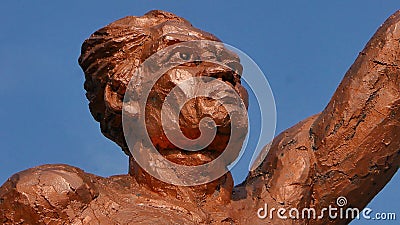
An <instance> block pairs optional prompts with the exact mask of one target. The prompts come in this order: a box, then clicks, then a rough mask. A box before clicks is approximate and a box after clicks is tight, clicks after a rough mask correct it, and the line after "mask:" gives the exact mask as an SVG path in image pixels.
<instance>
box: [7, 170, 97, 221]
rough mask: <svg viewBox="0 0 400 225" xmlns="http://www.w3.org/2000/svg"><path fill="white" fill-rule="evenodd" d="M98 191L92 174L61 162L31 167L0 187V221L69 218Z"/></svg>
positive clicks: (66, 219)
mask: <svg viewBox="0 0 400 225" xmlns="http://www.w3.org/2000/svg"><path fill="white" fill-rule="evenodd" d="M98 194H99V193H98V189H97V187H96V180H95V176H94V175H91V174H87V173H85V172H84V171H82V170H81V169H79V168H76V167H72V166H68V165H62V164H57V165H43V166H38V167H35V168H31V169H28V170H25V171H22V172H19V173H17V174H15V175H13V176H12V177H10V178H9V179H8V180H7V181H6V182H5V183H4V184H3V186H1V187H0V208H1V209H2V210H1V212H0V223H2V224H17V223H21V222H22V223H28V224H41V223H43V224H48V223H50V222H53V221H52V220H55V221H54V222H57V220H60V221H68V218H71V217H74V214H75V212H79V211H81V209H82V208H84V207H85V206H86V205H88V204H89V203H90V202H91V201H92V200H94V199H95V198H96V197H97V196H98ZM46 220H49V221H46Z"/></svg>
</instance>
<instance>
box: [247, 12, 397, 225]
mask: <svg viewBox="0 0 400 225" xmlns="http://www.w3.org/2000/svg"><path fill="white" fill-rule="evenodd" d="M399 162H400V11H398V12H396V13H395V14H394V15H392V16H391V17H390V18H389V19H388V20H387V21H386V22H385V23H384V24H383V25H382V26H381V27H380V28H379V29H378V31H377V32H376V34H375V35H374V36H373V37H372V39H371V40H370V41H369V42H368V44H367V45H366V47H365V49H364V50H363V51H362V52H361V53H360V54H359V56H358V58H357V59H356V61H355V62H354V64H353V65H352V66H351V68H350V69H349V71H348V72H347V73H346V75H345V77H344V79H343V81H342V82H341V84H340V85H339V87H338V89H337V90H336V92H335V94H334V95H333V97H332V99H331V101H330V102H329V104H328V105H327V107H326V108H325V109H324V110H323V111H322V113H320V114H318V115H315V116H313V117H310V118H309V119H306V120H304V121H302V122H300V123H299V124H297V125H296V126H294V127H292V128H290V129H288V130H287V131H284V132H283V133H282V134H280V135H279V136H278V137H277V138H275V140H274V141H273V143H272V147H271V149H270V151H269V152H268V154H267V156H266V158H265V159H264V160H263V162H262V164H261V165H260V166H259V167H258V168H257V169H256V170H254V171H253V172H251V173H250V175H249V176H248V178H247V179H246V181H245V183H244V184H243V185H242V186H241V187H242V188H243V187H246V186H247V187H246V189H247V190H248V191H247V192H248V193H249V190H251V191H250V193H251V195H252V196H253V197H255V196H261V197H262V199H261V200H260V201H259V202H258V205H261V203H262V202H263V201H272V203H270V204H272V205H281V206H283V207H285V208H289V207H297V208H299V209H301V208H302V207H314V208H315V209H316V210H317V212H318V210H320V209H322V208H324V207H328V206H329V205H333V206H336V200H337V198H338V197H340V196H343V197H346V198H347V201H348V202H347V205H346V206H345V207H357V208H359V209H360V211H361V210H362V208H363V207H365V206H366V205H367V204H368V202H369V201H370V200H371V199H372V198H373V197H374V196H375V195H376V194H377V193H378V192H379V191H380V190H381V189H382V188H383V187H384V186H385V184H386V183H388V182H389V180H390V179H391V178H392V176H393V175H394V174H395V173H396V171H397V169H398V167H399ZM265 196H267V198H265ZM349 221H350V220H349V219H345V218H344V219H342V220H340V219H336V220H329V217H328V216H325V217H324V218H323V219H320V220H310V221H309V223H310V224H344V223H346V222H349ZM298 222H299V221H298ZM299 223H301V222H299Z"/></svg>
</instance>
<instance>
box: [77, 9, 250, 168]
mask: <svg viewBox="0 0 400 225" xmlns="http://www.w3.org/2000/svg"><path fill="white" fill-rule="evenodd" d="M160 13H161V14H163V17H160V15H159V14H160ZM164 14H166V13H165V12H160V11H156V12H152V13H149V14H146V15H145V16H143V17H128V18H124V19H122V20H120V21H116V22H114V23H112V24H110V25H108V26H107V27H105V28H103V29H101V30H99V31H97V32H96V33H94V34H93V35H92V36H91V38H89V39H88V40H86V41H85V43H84V44H83V46H82V55H81V57H80V60H79V62H80V65H81V66H82V68H83V70H84V71H85V75H86V81H85V89H86V90H87V97H88V99H89V100H90V104H89V106H90V109H91V112H92V114H93V116H94V117H95V119H96V120H98V121H99V122H100V124H101V129H102V132H103V134H104V135H105V136H106V137H108V138H110V139H111V140H113V141H115V142H116V143H117V144H119V145H120V146H121V147H122V148H123V150H124V151H125V152H126V153H127V154H129V150H127V144H126V142H125V140H124V135H123V132H122V124H121V109H122V101H123V97H124V94H125V91H126V89H127V85H128V83H129V81H130V80H131V79H132V80H133V82H135V79H136V80H140V79H137V78H135V77H134V76H135V75H134V73H133V71H134V70H135V69H136V68H138V66H139V65H140V64H141V63H143V62H144V61H145V60H146V59H148V58H149V57H150V56H151V55H153V54H154V53H156V52H159V51H161V50H163V49H165V48H166V47H168V46H175V44H177V43H182V42H187V41H192V40H210V41H219V40H218V39H217V38H216V37H214V36H213V35H211V34H209V33H206V32H203V31H201V30H199V29H196V28H194V27H192V25H191V24H190V23H188V22H187V21H185V20H183V19H182V18H179V17H176V16H175V15H173V14H172V15H173V16H171V15H167V16H165V15H164ZM167 14H168V13H167ZM168 16H170V17H171V18H167V17H168ZM99 49H101V50H99ZM200 55H201V57H199V56H200ZM208 56H210V57H214V58H216V59H217V60H218V61H219V62H221V63H220V64H217V63H212V62H206V61H202V60H199V59H204V58H205V57H208ZM157 60H158V61H157V62H156V63H155V65H156V66H162V65H163V63H165V61H173V60H184V61H187V63H184V64H181V65H178V66H175V67H174V68H172V69H169V70H168V71H166V73H164V74H163V75H162V76H161V77H160V78H159V79H158V80H157V81H156V82H155V85H154V86H153V87H152V89H151V91H150V93H149V96H148V99H147V102H146V104H145V106H143V107H145V112H146V113H145V115H142V114H139V115H138V116H140V117H142V116H144V117H145V123H146V129H147V132H148V134H149V137H150V139H151V142H152V144H153V145H154V146H155V147H156V149H157V150H158V151H159V152H160V153H161V154H162V155H163V156H164V157H165V158H167V159H169V160H170V161H173V162H175V163H179V164H183V165H199V164H203V163H206V162H209V161H212V160H213V159H215V158H216V157H218V155H220V154H221V153H222V151H224V149H225V147H226V145H227V143H228V141H229V140H230V138H231V128H232V127H231V120H232V118H231V117H230V115H229V113H228V111H227V109H226V108H225V107H224V106H223V105H221V102H219V101H217V100H215V99H212V98H209V97H203V96H202V97H196V98H192V99H188V100H187V101H186V103H185V104H184V105H183V106H182V108H181V110H180V113H179V119H178V122H179V128H180V130H181V131H182V133H183V134H184V135H185V137H187V138H189V139H196V138H198V137H199V136H200V129H199V124H200V121H201V120H202V119H203V118H205V117H208V118H210V119H212V120H213V121H214V123H215V125H216V127H217V129H216V136H215V138H214V139H213V140H212V142H211V143H210V144H209V145H208V146H207V147H206V148H204V149H202V150H200V151H186V150H185V149H181V148H178V147H176V146H175V145H174V144H173V143H172V142H171V141H170V140H169V139H168V138H167V137H166V135H165V133H164V130H163V126H162V121H161V108H162V106H163V103H164V101H165V98H166V97H167V95H168V94H169V93H170V92H171V90H172V89H173V88H174V87H176V86H177V85H178V84H179V83H180V82H182V81H183V80H185V79H187V78H195V77H209V78H215V79H218V80H220V81H222V82H223V83H224V84H226V85H221V86H218V88H217V89H218V90H217V92H218V93H225V92H226V90H227V89H229V88H230V89H232V90H235V92H236V94H237V95H239V96H240V98H241V99H242V100H243V102H244V103H245V105H246V107H247V104H248V96H247V92H246V90H245V89H244V87H243V86H242V85H241V83H240V74H241V71H242V66H241V65H240V61H239V58H238V57H237V56H236V55H235V54H234V53H233V52H230V51H228V50H227V49H225V48H224V47H223V45H219V46H204V47H202V48H190V47H182V46H180V45H177V47H176V48H173V49H172V51H168V54H165V55H163V56H162V57H160V58H159V59H157ZM221 64H225V65H229V67H230V68H229V67H226V66H223V65H221ZM204 87H205V86H204V85H203V86H194V87H191V88H193V91H195V92H196V91H200V90H202V89H204ZM175 98H179V96H175ZM227 98H229V96H227ZM141 107H142V106H141ZM241 126H242V127H239V129H242V130H246V131H247V123H246V124H241ZM244 138H245V133H244V135H241V136H240V138H238V137H236V138H235V140H232V141H233V142H234V144H235V145H237V146H241V145H242V143H243V141H244ZM239 150H240V148H239ZM237 153H238V152H237ZM232 158H233V159H234V158H236V155H235V156H232Z"/></svg>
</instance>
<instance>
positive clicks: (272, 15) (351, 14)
mask: <svg viewBox="0 0 400 225" xmlns="http://www.w3.org/2000/svg"><path fill="white" fill-rule="evenodd" d="M151 9H164V10H167V11H171V12H173V13H176V14H177V15H180V16H182V17H184V18H186V19H188V20H189V21H190V22H192V23H193V24H194V25H195V26H196V27H199V28H201V29H203V30H206V31H208V32H211V33H213V34H215V35H217V36H218V37H219V38H220V39H222V40H223V41H224V42H226V43H228V44H230V45H233V46H235V47H237V48H239V49H241V50H242V51H244V52H245V53H247V54H248V55H249V56H251V57H252V59H253V60H254V61H255V62H256V63H258V65H259V66H260V68H261V69H262V70H263V72H264V73H265V74H266V76H267V78H268V80H269V82H270V85H271V87H272V90H273V93H274V96H275V101H276V105H277V115H278V124H277V131H278V132H281V131H283V130H284V129H286V128H288V127H290V126H292V125H294V124H295V123H297V122H298V121H300V120H302V119H304V118H306V117H308V116H310V115H312V114H315V113H317V112H319V111H321V110H322V109H323V108H324V107H325V105H326V104H327V102H328V101H329V99H330V97H331V96H332V94H333V92H334V91H335V89H336V87H337V85H338V84H339V82H340V80H341V79H342V78H343V75H344V73H345V72H346V71H347V69H348V68H349V66H350V65H351V64H352V63H353V61H354V60H355V58H356V56H357V55H358V52H359V51H361V50H362V48H363V47H364V45H365V44H366V42H367V41H368V40H369V39H370V37H371V36H372V34H373V33H374V32H375V31H376V29H377V28H378V27H379V25H380V24H381V23H383V21H384V20H385V19H386V18H387V17H388V16H389V15H391V14H392V13H394V12H395V11H396V10H398V9H400V2H398V1H397V0H396V1H395V0H392V1H385V3H382V2H378V1H375V0H353V1H329V2H328V1H315V0H313V1H311V0H310V1H307V3H304V2H300V1H286V0H281V1H259V2H256V1H244V0H242V1H215V0H214V1H209V0H203V1H172V0H170V1H155V0H154V1H149V0H141V1H133V0H129V1H128V0H127V1H114V3H111V1H109V2H106V1H100V0H97V1H62V2H60V1H59V2H56V1H40V0H37V1H20V0H14V1H1V3H0V21H1V22H0V24H1V27H0V49H1V51H0V78H1V82H0V100H1V104H0V105H1V106H0V118H2V122H1V129H0V149H1V150H0V154H1V155H0V156H1V157H0V169H1V170H0V183H2V182H4V181H5V180H6V179H7V178H8V177H9V176H11V175H12V174H13V173H15V172H17V171H21V170H24V169H27V168H29V167H33V166H37V165H41V164H45V163H66V164H70V165H74V166H77V167H80V168H83V169H84V170H86V171H87V172H90V173H95V174H98V175H102V176H109V175H112V174H121V173H126V171H127V164H128V160H127V157H126V156H125V155H124V154H123V153H122V151H121V150H120V149H119V148H118V147H117V146H116V145H115V144H114V143H112V142H111V141H109V140H107V139H106V138H105V137H103V136H102V134H101V133H100V129H99V125H98V124H97V123H96V122H95V121H94V119H93V118H92V117H91V115H90V113H89V110H88V107H87V100H86V98H85V95H84V94H85V92H84V90H83V81H84V79H83V73H82V71H81V70H80V68H79V66H78V63H77V59H78V57H79V53H80V46H81V44H82V42H83V41H84V40H85V39H86V38H87V37H89V35H90V34H91V33H93V32H94V31H95V30H97V29H99V28H101V27H103V26H105V25H106V24H108V23H110V22H112V21H114V20H116V19H119V18H121V17H124V16H127V15H142V14H144V13H146V12H147V11H149V10H151ZM246 163H247V162H246V160H244V161H243V162H242V161H241V162H240V163H239V164H238V165H237V167H236V168H234V171H233V173H234V176H235V180H236V181H237V182H238V181H240V180H242V179H243V178H244V176H245V175H246V172H245V170H247V164H246ZM399 186H400V175H399V174H397V175H396V176H395V177H394V178H393V179H392V181H391V182H390V183H389V184H388V185H387V186H386V187H385V189H384V190H383V191H382V192H381V193H380V194H379V195H378V196H377V197H376V198H375V199H374V200H373V201H372V202H371V204H370V205H369V207H370V208H372V209H375V210H378V211H396V212H397V216H398V217H399V216H400V210H399V204H398V202H400V197H399V194H400V193H399V188H398V187H399ZM365 223H366V222H365V221H363V222H362V221H361V222H360V221H355V222H353V223H352V224H365ZM371 223H372V222H371ZM380 224H384V223H382V222H380ZM386 224H395V222H386Z"/></svg>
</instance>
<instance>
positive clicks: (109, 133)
mask: <svg viewBox="0 0 400 225" xmlns="http://www.w3.org/2000/svg"><path fill="white" fill-rule="evenodd" d="M399 27H400V11H398V12H396V13H395V14H394V15H392V16H391V17H390V18H389V19H388V20H387V21H386V22H385V23H384V24H383V25H382V26H381V27H380V28H379V29H378V31H377V32H376V34H375V35H374V36H373V37H372V39H371V40H370V41H369V43H368V44H367V45H366V47H365V48H364V50H363V51H361V52H360V54H359V56H358V58H357V60H356V61H355V63H354V64H353V65H352V67H351V68H350V69H349V71H348V72H347V73H346V75H345V77H344V79H343V81H342V82H341V84H340V85H339V87H338V89H337V90H336V92H335V94H334V95H333V97H332V99H331V101H330V102H329V104H328V105H327V106H326V107H325V109H324V110H323V111H322V112H321V113H319V114H317V115H313V116H311V117H309V118H307V119H305V120H303V121H301V122H299V123H298V124H297V125H295V126H293V127H291V128H289V129H287V130H286V131H284V132H282V133H281V134H280V135H278V136H277V137H276V138H275V139H274V140H273V142H272V144H271V148H270V150H269V152H268V154H267V156H266V158H265V159H263V161H262V163H261V164H260V166H258V167H257V168H256V169H255V170H253V171H251V172H250V173H249V175H248V176H247V178H246V180H245V181H244V182H243V183H242V184H240V185H237V186H234V185H233V180H232V176H231V174H230V172H229V171H227V172H226V173H225V174H224V175H223V176H221V177H219V178H218V179H216V180H213V181H211V182H209V183H204V184H200V185H196V186H179V185H173V184H169V183H165V182H163V181H161V180H159V179H156V178H154V177H153V176H152V175H150V174H149V173H147V172H146V171H144V170H143V169H142V168H141V166H140V165H139V164H138V163H137V162H136V160H135V158H134V157H132V153H131V151H130V150H129V147H128V145H127V142H126V140H125V137H124V132H123V124H122V116H123V115H122V114H123V113H122V112H123V102H124V99H123V98H124V95H125V92H126V90H127V88H128V83H129V81H130V80H131V79H136V77H134V74H133V71H134V70H135V69H136V68H138V67H139V65H140V64H141V63H143V62H144V61H145V60H146V59H147V58H148V57H149V56H151V55H152V54H154V53H155V52H157V51H160V50H162V49H164V48H166V47H168V46H171V45H173V44H175V43H180V42H187V41H192V40H209V41H215V42H220V40H219V39H218V38H217V37H215V36H214V35H212V34H210V33H207V32H204V31H201V30H199V29H197V28H194V27H193V26H192V25H191V24H190V23H189V22H188V21H186V20H185V19H183V18H181V17H178V16H176V15H174V14H172V13H168V12H164V11H158V10H156V11H150V12H148V13H147V14H145V15H144V16H141V17H133V16H129V17H125V18H123V19H120V20H118V21H115V22H113V23H111V24H109V25H108V26H106V27H104V28H102V29H100V30H98V31H96V32H95V33H94V34H93V35H92V36H90V38H89V39H87V40H86V41H85V42H84V43H83V45H82V52H81V56H80V58H79V64H80V66H81V67H82V69H83V71H84V73H85V79H86V81H85V84H84V87H85V90H86V91H87V93H86V96H87V98H88V100H89V107H90V111H91V113H92V115H93V117H94V118H95V120H96V121H98V122H99V123H100V127H101V131H102V133H103V134H104V135H105V136H106V137H107V138H109V139H111V140H112V141H114V142H116V143H117V144H118V145H119V146H120V147H121V148H122V150H123V151H124V152H125V153H126V154H127V155H128V156H129V157H130V165H129V174H128V175H117V176H111V177H108V178H103V177H99V176H96V175H93V174H88V173H85V172H84V171H82V170H80V169H79V168H75V167H72V166H68V165H43V166H39V167H35V168H31V169H28V170H25V171H22V172H19V173H17V174H15V175H13V176H12V177H11V178H9V180H8V181H7V182H6V183H5V184H3V186H2V187H1V188H0V209H1V211H0V222H1V223H2V224H153V223H158V224H346V223H349V222H350V221H351V220H352V218H343V217H342V218H336V219H330V218H329V217H328V216H324V217H322V218H296V219H293V218H289V216H291V213H292V212H290V213H288V212H286V216H287V218H285V219H282V218H280V217H279V216H278V215H277V214H276V212H271V211H270V209H271V208H274V209H283V210H289V209H291V208H297V209H299V210H301V209H303V208H313V209H315V210H316V211H317V212H318V211H321V210H322V209H323V208H324V207H327V206H329V205H334V206H337V205H338V202H337V200H338V199H339V197H341V196H344V197H346V200H347V204H342V205H341V206H343V208H344V209H347V208H350V207H354V208H355V207H356V208H358V209H360V210H361V209H362V208H363V207H365V206H366V205H367V204H368V202H369V201H370V200H371V199H372V198H373V197H374V196H375V195H376V194H377V193H378V192H379V191H380V190H381V189H382V188H383V187H384V186H385V184H386V183H387V182H389V180H390V179H391V178H392V176H393V175H394V174H395V173H396V171H397V169H398V167H399V162H400V150H399V149H400V135H399V134H400V77H399V76H400V67H399V64H400V42H399V39H400V28H399ZM178 53H179V51H178ZM179 57H181V58H187V55H186V54H180V55H179ZM222 60H229V62H232V63H234V64H235V65H234V66H233V67H234V68H235V69H237V71H240V63H239V62H238V60H237V59H236V58H235V55H234V54H230V53H229V54H227V55H226V58H224V59H222ZM237 71H232V70H229V69H227V68H221V67H218V66H215V65H211V64H208V63H202V62H200V63H191V64H190V65H189V64H184V65H181V66H179V68H178V69H176V70H174V71H167V75H168V76H164V77H162V78H161V79H160V80H159V81H157V85H156V86H155V87H154V88H153V89H152V91H151V93H150V95H151V96H152V97H151V101H148V102H147V103H146V105H145V106H144V107H145V109H146V112H147V113H146V115H145V121H146V126H147V129H148V132H149V136H150V139H151V142H152V143H153V144H154V146H157V150H158V151H159V153H160V154H161V155H163V156H164V157H165V158H167V159H168V160H169V161H172V162H174V163H177V164H182V165H185V166H196V165H202V164H204V163H207V162H210V161H212V160H213V159H215V158H217V157H218V156H219V155H220V154H221V152H222V151H223V150H224V147H225V145H226V143H227V141H228V140H229V139H230V134H231V133H230V132H229V129H230V126H231V122H232V120H233V119H232V118H231V117H229V116H228V112H227V111H226V110H225V109H224V108H221V107H220V106H219V105H218V103H217V102H216V101H214V100H213V99H209V98H203V97H200V98H196V99H193V100H191V101H189V102H188V103H187V104H186V105H184V106H183V107H182V109H181V114H180V117H179V126H180V128H181V129H182V132H183V133H184V134H185V135H186V136H188V137H189V138H192V139H195V138H196V137H197V136H198V131H199V121H200V120H201V119H202V118H204V117H211V118H212V119H213V120H214V123H215V124H216V125H217V127H218V129H217V130H216V137H215V139H214V140H213V142H211V143H210V146H211V147H209V148H206V149H204V150H201V151H195V152H191V151H190V152H187V151H184V150H182V149H179V148H176V147H174V145H173V144H172V143H170V142H169V141H168V138H166V137H165V134H164V133H163V129H162V124H161V116H160V108H161V105H162V102H163V101H164V100H165V98H166V95H167V94H166V90H167V91H168V90H171V89H172V88H173V87H174V85H175V84H176V83H177V82H178V81H177V80H178V78H177V76H175V75H176V74H177V73H179V74H186V75H188V76H193V77H195V76H197V75H198V74H199V73H200V74H203V75H205V76H209V77H213V78H218V80H220V81H222V82H224V83H226V84H228V85H229V86H230V87H231V88H232V89H233V90H235V92H236V93H237V94H238V96H239V97H240V98H241V99H242V100H243V102H244V104H245V105H246V107H247V104H248V95H247V91H246V89H245V88H244V87H243V86H242V85H241V82H240V72H237ZM137 84H138V85H139V86H140V82H138V83H137ZM138 116H139V117H141V116H142V117H143V116H144V115H141V114H140V112H139V113H138ZM239 128H241V129H243V130H245V129H246V128H247V126H246V124H241V125H240V126H239ZM243 140H244V136H243V135H239V136H238V137H237V138H234V140H233V143H234V145H236V146H238V147H240V146H241V145H242V143H243ZM232 157H236V155H233V156H232ZM227 160H232V159H227ZM105 163H107V162H105ZM266 204H268V209H267V208H266V207H265V206H266ZM267 212H269V213H270V214H269V215H268V216H265V218H262V216H261V217H260V215H263V214H265V213H267ZM271 213H275V214H274V216H273V217H272V216H271Z"/></svg>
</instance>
